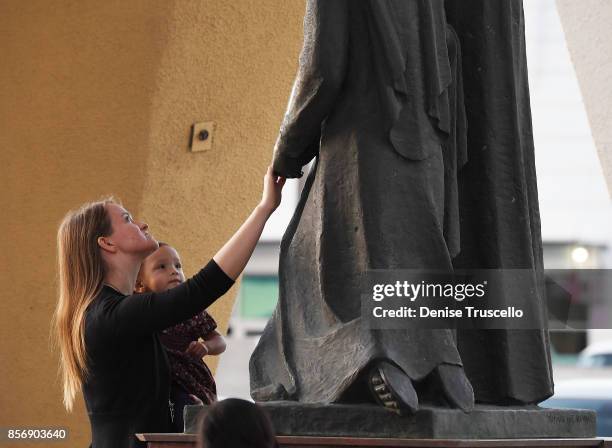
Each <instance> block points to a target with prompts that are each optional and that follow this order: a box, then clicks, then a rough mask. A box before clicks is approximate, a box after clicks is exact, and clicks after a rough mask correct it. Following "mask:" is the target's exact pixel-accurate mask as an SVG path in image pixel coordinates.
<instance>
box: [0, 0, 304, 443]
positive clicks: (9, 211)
mask: <svg viewBox="0 0 612 448" xmlns="http://www.w3.org/2000/svg"><path fill="white" fill-rule="evenodd" d="M303 11H304V1H303V0H299V1H296V0H292V1H290V2H288V1H285V0H259V1H257V2H253V1H251V0H235V1H232V2H226V1H222V0H207V1H203V0H197V1H196V0H181V1H179V0H176V1H170V0H146V1H145V0H131V1H129V2H125V1H119V0H111V1H106V2H94V1H91V0H87V1H82V2H73V1H67V0H61V1H57V2H50V1H47V0H28V1H27V2H23V1H21V0H4V1H2V2H0V52H1V55H2V63H1V64H0V147H1V150H0V154H1V155H0V179H2V187H3V188H2V192H1V193H0V197H1V198H2V213H3V219H1V220H0V232H1V235H2V248H1V250H0V260H1V263H2V264H1V266H2V268H1V269H0V279H1V281H2V298H1V300H0V319H1V320H0V322H1V325H0V332H1V333H0V337H1V340H2V343H1V345H0V347H1V349H0V350H1V351H0V359H1V362H0V397H2V398H1V403H2V406H0V426H4V427H6V426H64V427H68V428H69V430H70V432H71V436H70V441H69V442H68V443H66V444H58V445H55V446H58V447H59V446H71V447H73V446H87V443H88V442H89V423H88V420H87V417H86V414H85V410H84V404H83V402H82V398H81V397H79V400H78V403H77V406H76V409H75V411H74V412H73V413H72V414H67V413H66V412H65V410H64V409H63V407H62V404H61V390H60V381H59V377H58V375H57V365H58V359H57V353H55V352H53V351H51V349H50V344H49V338H48V335H49V321H50V317H51V315H52V312H53V309H54V306H55V301H56V295H55V291H56V278H55V277H56V273H55V256H56V252H55V235H56V229H57V225H58V223H59V221H60V220H61V218H62V216H63V215H64V213H65V212H66V211H67V210H68V209H70V208H73V207H76V206H78V205H79V204H81V203H82V202H85V201H87V200H92V199H97V198H98V197H100V196H102V195H104V194H109V193H112V194H115V195H116V196H117V197H119V198H120V199H122V200H123V202H124V204H125V205H126V207H127V208H128V209H130V210H132V211H133V212H134V213H135V214H136V215H138V216H140V217H141V218H144V219H145V220H146V221H147V222H148V223H149V225H150V227H151V228H152V230H153V232H154V234H155V235H156V236H157V237H158V238H159V239H163V240H165V241H168V242H171V243H172V244H173V245H175V246H176V247H177V248H178V250H179V251H180V253H181V255H182V256H183V259H184V262H185V265H186V273H187V274H188V275H191V274H193V273H194V272H195V271H196V270H197V269H198V267H200V266H201V265H202V263H203V262H205V261H206V260H208V259H209V258H210V257H211V256H212V255H213V254H214V252H215V251H216V250H217V249H218V248H219V247H220V246H221V245H222V244H223V242H224V241H226V240H227V238H229V237H230V236H231V234H232V233H233V232H234V231H235V230H236V229H237V228H238V226H239V225H240V224H241V222H242V221H243V220H244V219H245V218H246V217H247V216H248V214H249V213H250V211H251V209H252V208H253V207H254V206H255V205H256V204H257V202H258V201H259V198H260V195H261V182H262V177H263V173H264V171H265V167H266V165H267V164H268V163H269V160H270V157H271V150H272V145H273V142H274V139H275V137H276V133H277V131H278V126H279V124H280V120H281V117H282V114H283V112H284V109H285V106H286V101H287V97H288V95H289V92H290V89H291V83H292V80H293V77H294V74H295V69H296V66H297V54H298V52H299V48H300V45H301V38H302V17H303ZM199 121H215V122H216V123H217V130H216V134H215V137H214V148H213V150H212V151H210V152H207V153H191V152H189V151H188V144H189V133H190V126H191V124H192V123H194V122H199ZM237 289H238V288H237V286H236V287H234V289H233V290H232V292H231V293H230V294H228V296H227V297H226V298H224V299H223V300H222V301H221V302H220V303H219V304H216V305H215V306H214V307H213V309H212V312H213V314H214V315H215V317H216V318H217V319H218V321H219V322H220V324H221V328H222V329H223V330H224V329H225V327H226V323H227V318H228V315H229V312H230V310H231V305H232V301H233V299H234V297H235V294H236V292H237ZM20 446H29V445H27V444H24V445H20ZM32 446H40V445H39V444H32Z"/></svg>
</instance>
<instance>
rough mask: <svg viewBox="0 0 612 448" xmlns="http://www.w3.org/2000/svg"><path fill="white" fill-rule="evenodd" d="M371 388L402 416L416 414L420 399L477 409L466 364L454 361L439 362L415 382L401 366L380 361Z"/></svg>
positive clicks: (375, 369)
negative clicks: (457, 363) (463, 365)
mask: <svg viewBox="0 0 612 448" xmlns="http://www.w3.org/2000/svg"><path fill="white" fill-rule="evenodd" d="M415 386H416V388H415ZM369 387H370V390H371V392H372V395H373V396H374V398H375V399H376V401H377V402H378V403H379V404H381V405H382V406H384V407H386V408H387V409H390V410H392V411H394V412H396V413H398V414H400V415H405V414H413V413H415V412H416V411H417V410H418V409H419V401H421V402H427V403H432V404H435V405H442V406H444V405H446V406H450V407H453V408H459V409H461V410H462V411H464V412H470V411H472V409H474V390H473V389H472V385H471V384H470V381H469V380H468V378H467V376H466V375H465V372H464V371H463V367H461V366H457V365H454V364H440V365H439V366H438V367H436V368H435V369H434V370H433V371H432V372H431V373H430V374H429V375H428V376H427V377H426V378H425V379H424V380H421V381H419V382H418V383H415V384H413V382H412V380H411V379H410V377H409V376H408V375H406V374H405V373H404V372H403V371H402V370H401V369H400V368H399V367H397V366H396V365H394V364H392V363H390V362H388V361H380V362H378V363H377V364H376V365H375V366H374V368H373V369H372V370H371V371H370V374H369ZM417 390H418V393H417ZM419 397H420V400H419Z"/></svg>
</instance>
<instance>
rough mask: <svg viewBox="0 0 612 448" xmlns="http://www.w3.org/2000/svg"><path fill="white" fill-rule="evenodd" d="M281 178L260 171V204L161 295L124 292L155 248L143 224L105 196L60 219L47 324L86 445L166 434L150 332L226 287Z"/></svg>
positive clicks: (162, 367) (129, 442)
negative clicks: (83, 414)
mask: <svg viewBox="0 0 612 448" xmlns="http://www.w3.org/2000/svg"><path fill="white" fill-rule="evenodd" d="M284 182H285V179H284V178H283V177H276V176H273V174H272V170H271V168H268V171H267V173H266V175H265V177H264V187H263V195H262V200H261V202H260V203H259V205H258V206H257V207H256V208H255V209H254V210H253V212H252V213H251V215H250V216H249V217H248V218H247V220H246V221H245V222H244V224H243V225H242V226H241V227H240V229H239V230H238V231H237V232H236V233H235V234H234V235H233V236H232V238H231V239H230V240H229V241H228V242H227V243H226V244H225V245H224V246H223V247H222V248H221V249H220V250H219V251H218V252H217V254H216V255H215V256H214V257H213V258H212V260H210V261H209V262H208V264H207V265H206V266H205V267H204V268H203V269H202V270H201V271H200V272H199V273H197V274H196V275H194V276H193V277H192V278H190V279H188V280H187V281H186V282H184V283H182V284H181V285H178V286H176V287H175V288H172V289H170V290H168V291H166V292H163V293H154V292H150V293H145V294H132V292H133V291H134V287H135V283H136V278H137V274H138V271H139V268H140V265H141V263H142V261H143V260H144V259H145V258H146V257H147V256H148V255H149V254H151V253H152V252H153V251H155V250H156V249H157V248H158V243H157V241H156V240H155V239H154V238H153V237H152V236H151V234H150V233H149V228H148V226H147V224H145V223H142V222H136V221H134V220H133V219H132V217H131V215H130V213H129V212H128V211H127V210H125V209H124V208H123V207H122V206H121V205H119V204H118V203H116V202H114V201H113V200H112V199H107V200H105V201H101V202H95V203H90V204H85V205H84V206H83V207H81V208H80V209H79V210H78V211H75V212H70V213H68V214H67V215H66V217H65V218H64V220H63V222H62V224H61V225H60V228H59V231H58V262H59V280H60V281H59V300H58V304H57V308H56V312H55V316H54V323H55V331H56V334H57V340H58V343H59V348H60V354H61V370H62V373H63V380H64V405H65V406H66V408H67V409H68V410H69V411H70V410H72V407H73V403H74V399H75V395H76V393H77V391H78V390H79V389H82V391H83V395H84V398H85V404H86V407H87V411H88V414H89V419H90V423H91V431H92V440H93V442H92V445H93V447H94V448H101V447H113V448H115V447H136V446H144V445H143V444H141V443H139V442H138V441H137V440H136V438H135V436H134V434H135V433H142V432H170V420H171V410H170V408H169V393H170V375H169V368H168V361H167V357H166V354H165V352H164V349H163V347H162V345H161V343H160V341H159V337H158V335H157V333H158V332H160V331H162V330H163V329H165V328H167V327H170V326H172V325H175V324H177V323H179V322H182V321H184V320H185V319H187V318H189V317H192V316H194V315H195V314H197V313H200V312H201V311H202V310H204V309H205V308H207V307H208V306H210V305H211V304H212V303H213V302H214V301H215V300H216V299H217V298H218V297H220V296H221V295H223V294H224V293H225V292H226V291H227V290H228V289H229V288H230V287H231V286H232V284H233V283H234V281H235V279H236V278H237V277H238V276H239V275H240V273H241V272H242V270H243V269H244V267H245V265H246V264H247V261H248V260H249V258H250V256H251V254H252V252H253V249H254V248H255V244H256V243H257V241H258V239H259V237H260V235H261V232H262V230H263V228H264V225H265V223H266V221H267V220H268V218H269V217H270V215H271V214H272V212H273V211H274V210H275V209H276V208H277V207H278V205H279V203H280V200H281V191H282V188H283V185H284Z"/></svg>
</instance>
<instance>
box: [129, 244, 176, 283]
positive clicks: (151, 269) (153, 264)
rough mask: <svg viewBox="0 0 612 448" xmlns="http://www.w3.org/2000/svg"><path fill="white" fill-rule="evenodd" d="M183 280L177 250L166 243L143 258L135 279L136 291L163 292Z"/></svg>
mask: <svg viewBox="0 0 612 448" xmlns="http://www.w3.org/2000/svg"><path fill="white" fill-rule="evenodd" d="M184 281H185V274H183V266H182V264H181V258H180V257H179V254H178V252H177V251H176V250H175V249H174V248H173V247H172V246H169V245H168V244H166V243H162V242H161V241H160V242H159V249H157V250H156V251H155V252H153V253H152V254H151V255H149V256H148V257H147V258H145V259H144V261H143V262H142V265H141V266H140V271H139V272H138V278H137V279H136V292H164V291H167V290H168V289H170V288H174V287H175V286H176V285H178V284H180V283H183V282H184Z"/></svg>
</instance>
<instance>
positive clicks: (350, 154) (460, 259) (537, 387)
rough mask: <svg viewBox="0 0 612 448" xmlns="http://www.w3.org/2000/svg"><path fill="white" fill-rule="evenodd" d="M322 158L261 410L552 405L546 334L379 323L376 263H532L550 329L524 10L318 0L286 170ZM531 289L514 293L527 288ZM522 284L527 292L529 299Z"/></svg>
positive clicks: (289, 246) (258, 358) (265, 345)
mask: <svg viewBox="0 0 612 448" xmlns="http://www.w3.org/2000/svg"><path fill="white" fill-rule="evenodd" d="M315 157H316V162H315V164H314V166H313V168H312V169H311V171H310V173H309V175H308V178H307V180H306V184H305V186H304V189H303V192H302V195H301V198H300V201H299V204H298V207H297V210H296V212H295V215H294V216H293V219H292V220H291V223H290V224H289V227H288V229H287V231H286V233H285V235H284V237H283V239H282V242H281V253H280V263H279V301H278V305H277V308H276V310H275V312H274V314H273V316H272V318H271V320H270V321H269V323H268V325H267V327H266V329H265V331H264V334H263V336H262V338H261V340H260V342H259V345H258V346H257V348H256V350H255V352H254V354H253V356H252V358H251V365H250V373H251V393H252V396H253V398H254V399H255V400H258V401H270V400H295V401H300V402H323V403H334V402H356V401H358V402H359V401H367V400H368V399H370V398H371V399H372V400H376V401H378V402H379V403H380V404H383V405H385V406H388V407H390V408H392V409H395V410H398V411H400V412H402V411H403V410H405V411H407V412H412V411H415V410H416V409H417V408H418V405H419V401H420V402H424V401H426V402H433V403H435V404H439V405H450V406H452V407H459V408H461V409H463V410H466V411H469V410H470V409H471V408H472V407H473V404H474V399H475V400H476V401H479V402H486V403H496V404H511V403H537V402H539V401H541V400H543V399H545V398H547V397H548V396H550V395H551V394H552V375H551V369H550V355H549V351H548V350H549V349H548V334H547V332H546V331H545V330H533V331H502V330H496V331H487V332H483V331H475V330H472V331H458V332H456V333H454V332H453V331H451V330H416V329H415V330H401V331H400V330H394V331H382V330H365V329H362V326H361V317H360V311H361V310H360V297H361V293H362V291H360V276H361V275H362V273H363V272H365V271H366V270H369V269H416V268H427V269H436V270H445V271H448V272H451V271H452V270H453V269H455V268H481V269H484V268H522V269H533V273H534V275H533V284H531V285H516V288H523V289H524V293H525V294H530V295H531V296H533V297H532V301H531V303H533V306H534V308H536V309H537V310H538V311H539V312H541V316H542V319H545V309H544V306H543V303H544V283H543V276H542V249H541V236H540V221H539V212H538V201H537V188H536V176H535V165H534V154H533V139H532V134H531V116H530V107H529V92H528V84H527V68H526V56H525V44H524V21H523V11H522V1H521V0H446V1H444V0H308V1H307V10H306V15H305V19H304V45H303V49H302V53H301V56H300V63H299V71H298V74H297V78H296V81H295V84H294V88H293V92H292V95H291V98H290V101H289V106H288V109H287V112H286V115H285V118H284V121H283V124H282V127H281V132H280V135H279V137H278V140H277V143H276V147H275V152H274V170H275V171H276V172H277V173H278V174H280V175H283V176H286V177H300V176H301V175H302V172H301V168H302V167H303V166H304V165H306V164H307V163H308V162H309V161H311V160H312V159H313V158H315ZM515 292H516V291H515ZM521 292H522V291H521Z"/></svg>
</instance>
